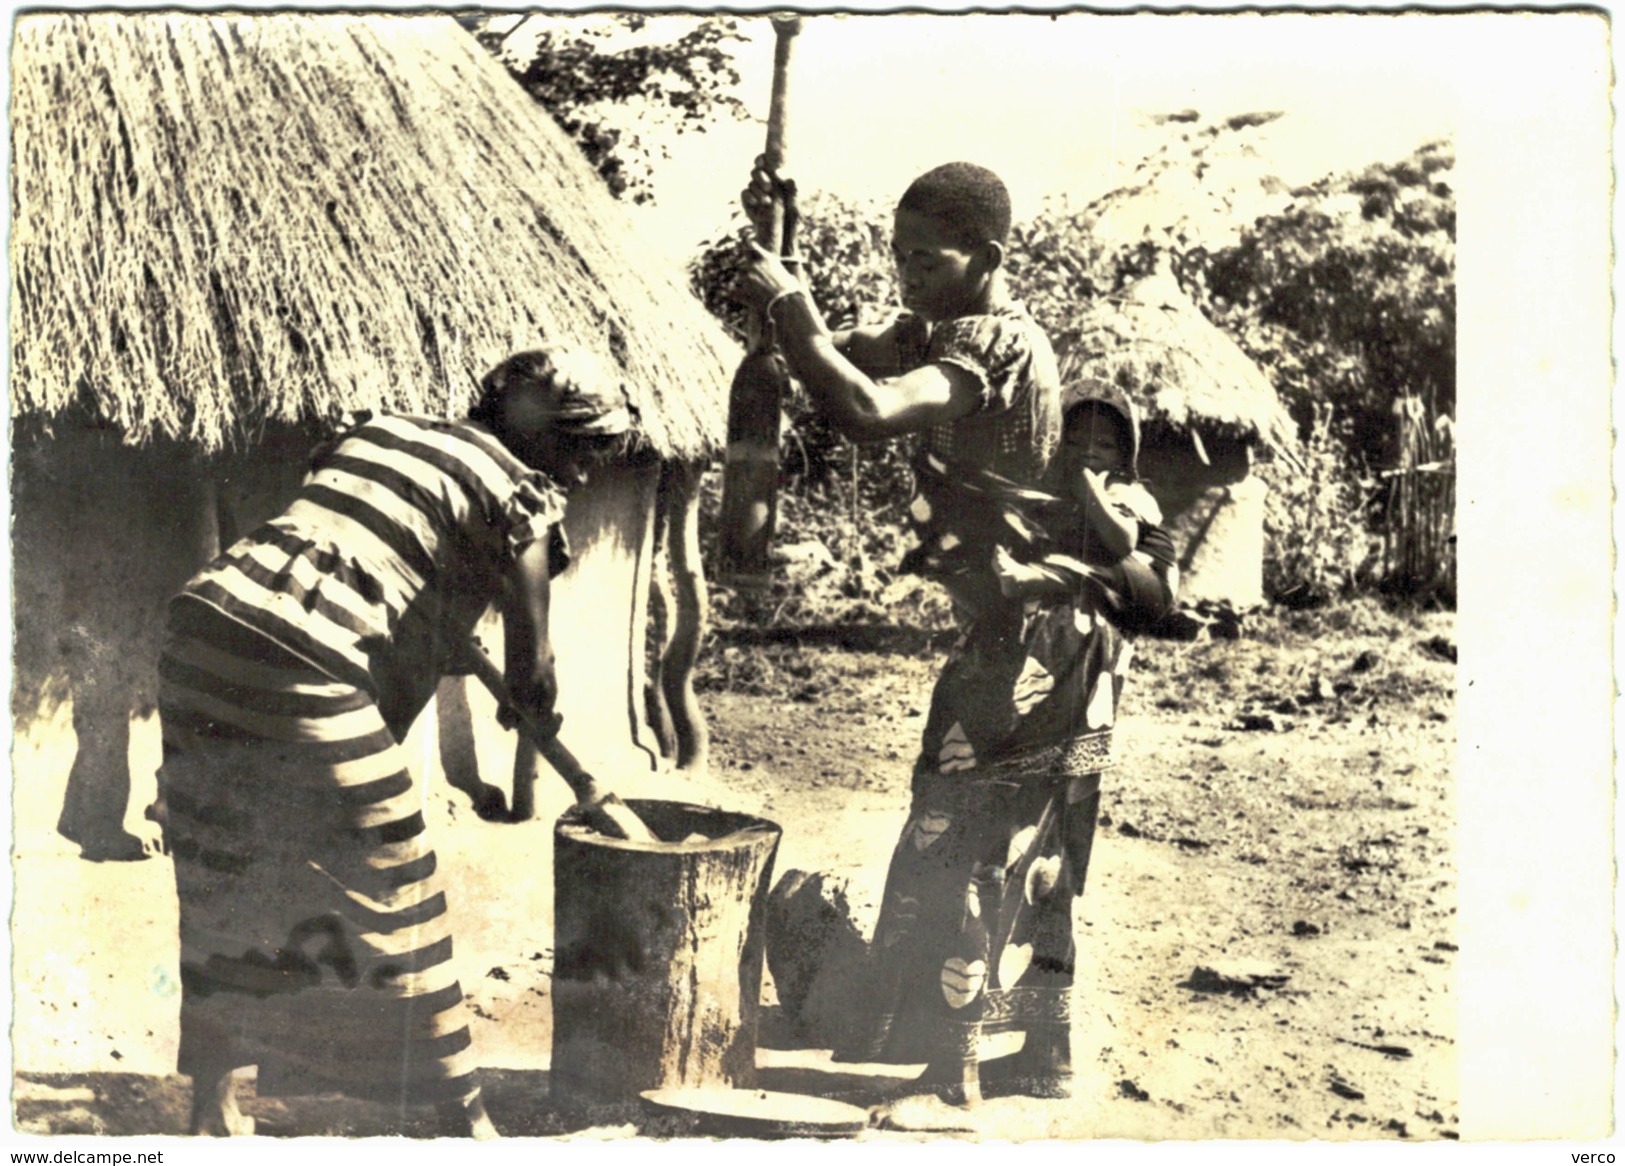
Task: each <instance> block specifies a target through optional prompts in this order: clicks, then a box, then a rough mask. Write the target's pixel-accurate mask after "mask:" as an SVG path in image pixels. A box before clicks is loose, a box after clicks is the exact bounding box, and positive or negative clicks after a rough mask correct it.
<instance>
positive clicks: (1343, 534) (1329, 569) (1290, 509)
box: [1258, 405, 1372, 607]
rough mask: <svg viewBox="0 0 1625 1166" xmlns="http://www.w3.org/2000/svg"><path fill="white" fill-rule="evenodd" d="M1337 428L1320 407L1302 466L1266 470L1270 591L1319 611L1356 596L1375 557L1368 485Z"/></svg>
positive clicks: (1266, 560)
mask: <svg viewBox="0 0 1625 1166" xmlns="http://www.w3.org/2000/svg"><path fill="white" fill-rule="evenodd" d="M1346 451H1347V447H1346V445H1345V444H1344V443H1343V442H1342V441H1340V440H1339V438H1338V436H1337V434H1336V431H1335V430H1334V427H1333V425H1332V410H1331V408H1330V407H1329V406H1324V405H1320V406H1316V407H1315V410H1314V414H1313V417H1312V419H1311V421H1310V424H1309V427H1308V433H1307V435H1306V437H1305V439H1304V441H1303V444H1302V446H1301V447H1300V449H1299V450H1298V456H1299V460H1300V462H1301V463H1302V464H1301V469H1293V468H1290V467H1287V466H1285V465H1284V464H1283V463H1282V462H1280V461H1271V462H1266V463H1264V464H1263V465H1262V466H1260V467H1259V471H1258V472H1259V476H1260V477H1261V478H1262V479H1263V480H1264V483H1265V485H1267V486H1268V487H1269V489H1270V493H1269V498H1268V501H1267V502H1266V504H1265V511H1264V536H1265V548H1264V593H1265V595H1266V596H1268V597H1269V598H1270V599H1271V600H1273V601H1274V602H1276V603H1281V604H1285V605H1287V606H1291V607H1314V606H1318V605H1320V604H1324V603H1326V602H1328V601H1330V600H1332V599H1335V598H1339V597H1341V596H1345V595H1348V594H1350V593H1351V592H1352V591H1353V590H1354V589H1355V586H1356V584H1357V583H1358V582H1359V581H1361V579H1362V578H1363V576H1362V571H1363V570H1364V569H1365V568H1366V567H1367V564H1368V561H1369V560H1370V557H1371V553H1372V539H1371V536H1370V534H1369V533H1368V532H1367V526H1366V516H1365V506H1364V498H1363V492H1362V490H1361V485H1360V480H1359V478H1358V476H1357V475H1356V474H1355V472H1354V471H1353V468H1352V467H1351V466H1350V465H1349V461H1348V457H1347V452H1346Z"/></svg>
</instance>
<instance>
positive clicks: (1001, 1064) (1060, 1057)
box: [981, 1034, 1072, 1101]
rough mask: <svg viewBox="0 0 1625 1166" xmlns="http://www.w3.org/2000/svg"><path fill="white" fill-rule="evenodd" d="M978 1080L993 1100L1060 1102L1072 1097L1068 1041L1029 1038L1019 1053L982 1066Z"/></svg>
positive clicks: (1062, 1039) (1070, 1057) (996, 1059)
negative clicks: (1006, 1097)
mask: <svg viewBox="0 0 1625 1166" xmlns="http://www.w3.org/2000/svg"><path fill="white" fill-rule="evenodd" d="M981 1076H982V1080H983V1081H984V1082H986V1083H987V1086H988V1091H989V1092H990V1093H992V1094H993V1095H994V1096H1004V1095H1008V1094H1020V1095H1021V1096H1023V1097H1039V1098H1044V1099H1046V1100H1053V1101H1063V1100H1065V1099H1067V1098H1069V1097H1071V1096H1072V1049H1071V1040H1070V1039H1069V1038H1067V1037H1056V1038H1050V1039H1045V1038H1043V1037H1039V1036H1034V1035H1032V1034H1029V1035H1028V1037H1027V1044H1026V1045H1025V1046H1023V1047H1022V1049H1021V1050H1020V1051H1019V1052H1014V1053H1011V1054H1010V1055H1009V1056H1007V1057H998V1058H995V1059H994V1060H991V1061H985V1062H983V1064H982V1073H981Z"/></svg>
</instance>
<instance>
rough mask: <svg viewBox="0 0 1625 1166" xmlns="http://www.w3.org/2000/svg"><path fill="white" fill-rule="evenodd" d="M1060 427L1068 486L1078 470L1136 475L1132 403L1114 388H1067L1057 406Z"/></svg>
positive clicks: (1089, 385)
mask: <svg viewBox="0 0 1625 1166" xmlns="http://www.w3.org/2000/svg"><path fill="white" fill-rule="evenodd" d="M1061 426H1062V428H1061V449H1062V452H1063V453H1064V454H1065V455H1066V456H1065V459H1064V460H1065V463H1066V466H1065V469H1064V470H1063V473H1064V475H1065V477H1066V478H1067V479H1068V484H1071V481H1072V480H1073V479H1075V478H1076V477H1077V476H1078V474H1077V471H1078V470H1079V469H1080V468H1087V469H1090V470H1094V471H1095V472H1096V473H1106V474H1123V475H1126V476H1128V477H1130V478H1132V477H1134V476H1135V475H1136V469H1135V463H1136V461H1137V460H1138V454H1139V448H1138V447H1139V428H1140V427H1139V419H1138V418H1137V417H1136V416H1135V410H1134V403H1133V401H1131V400H1130V399H1129V398H1128V396H1127V394H1125V393H1123V392H1122V391H1121V390H1119V389H1117V388H1116V387H1115V386H1112V385H1108V384H1105V383H1103V382H1100V381H1088V382H1085V383H1083V384H1079V385H1073V386H1069V387H1068V388H1067V390H1066V392H1065V393H1064V394H1063V399H1062V402H1061Z"/></svg>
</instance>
